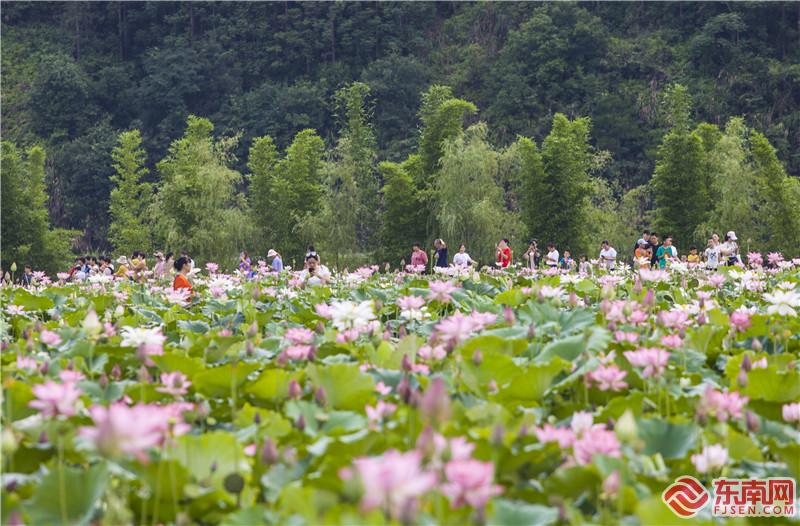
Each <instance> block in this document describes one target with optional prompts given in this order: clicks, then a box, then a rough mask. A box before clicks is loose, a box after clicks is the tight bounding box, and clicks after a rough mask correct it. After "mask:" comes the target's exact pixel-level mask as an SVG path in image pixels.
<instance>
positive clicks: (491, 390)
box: [486, 380, 500, 394]
mask: <svg viewBox="0 0 800 526" xmlns="http://www.w3.org/2000/svg"><path fill="white" fill-rule="evenodd" d="M486 387H487V388H488V390H489V394H497V393H498V392H499V391H500V388H499V387H497V382H495V381H494V380H489V383H488V385H487V386H486Z"/></svg>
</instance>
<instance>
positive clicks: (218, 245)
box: [153, 115, 251, 264]
mask: <svg viewBox="0 0 800 526" xmlns="http://www.w3.org/2000/svg"><path fill="white" fill-rule="evenodd" d="M213 129H214V127H213V125H212V124H211V122H210V121H209V120H207V119H204V118H201V117H195V116H194V115H190V116H189V118H188V120H187V123H186V131H185V133H184V135H183V137H181V138H180V139H178V140H176V141H174V142H173V143H172V144H171V145H170V147H169V151H168V152H167V156H166V157H165V158H164V159H162V160H161V161H159V163H158V164H157V168H158V173H159V176H160V179H161V180H160V183H159V185H158V193H157V194H156V200H155V204H154V214H153V215H154V218H155V223H156V226H157V232H158V233H159V235H160V237H161V240H162V241H163V242H164V244H165V245H166V248H168V249H170V250H173V251H176V252H177V251H187V252H188V253H189V254H190V255H191V256H192V257H193V258H194V259H195V260H197V261H208V260H212V261H216V262H219V263H223V264H233V263H234V262H235V261H236V254H237V251H238V250H240V249H241V248H242V247H244V246H245V244H246V243H247V242H248V240H249V239H250V238H251V227H250V224H249V222H248V221H247V216H246V212H245V210H246V207H247V204H246V202H245V199H244V196H243V195H242V194H240V193H238V192H237V187H238V186H239V185H240V184H241V183H242V176H241V174H239V172H237V171H235V170H233V169H231V168H230V164H231V163H232V162H233V161H234V158H233V156H232V154H231V151H232V149H233V147H234V146H235V142H234V141H233V140H214V138H213V137H212V136H211V132H212V130H213Z"/></svg>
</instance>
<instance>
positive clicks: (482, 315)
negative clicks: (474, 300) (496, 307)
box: [469, 311, 497, 332]
mask: <svg viewBox="0 0 800 526" xmlns="http://www.w3.org/2000/svg"><path fill="white" fill-rule="evenodd" d="M469 316H470V318H471V319H472V330H473V332H480V331H482V330H483V329H485V328H486V327H489V326H491V325H494V324H495V323H497V314H495V313H493V312H478V311H472V313H471V314H470V315H469Z"/></svg>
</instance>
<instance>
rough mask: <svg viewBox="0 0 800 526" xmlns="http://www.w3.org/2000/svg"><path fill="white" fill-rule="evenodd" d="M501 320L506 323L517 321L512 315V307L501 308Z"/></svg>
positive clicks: (510, 323) (512, 323)
mask: <svg viewBox="0 0 800 526" xmlns="http://www.w3.org/2000/svg"><path fill="white" fill-rule="evenodd" d="M503 320H504V321H505V322H506V323H507V324H508V325H514V322H515V321H517V318H516V316H514V309H512V308H511V307H506V308H505V309H503Z"/></svg>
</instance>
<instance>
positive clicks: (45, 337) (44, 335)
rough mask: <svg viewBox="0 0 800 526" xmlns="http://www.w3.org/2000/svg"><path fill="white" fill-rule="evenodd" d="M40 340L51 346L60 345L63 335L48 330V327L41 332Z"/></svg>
mask: <svg viewBox="0 0 800 526" xmlns="http://www.w3.org/2000/svg"><path fill="white" fill-rule="evenodd" d="M39 340H40V341H41V342H42V343H43V344H45V345H49V346H51V347H55V346H56V345H59V344H60V343H61V341H62V340H61V336H59V335H58V333H55V332H53V331H48V330H47V329H45V330H43V331H42V332H41V334H39Z"/></svg>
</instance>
